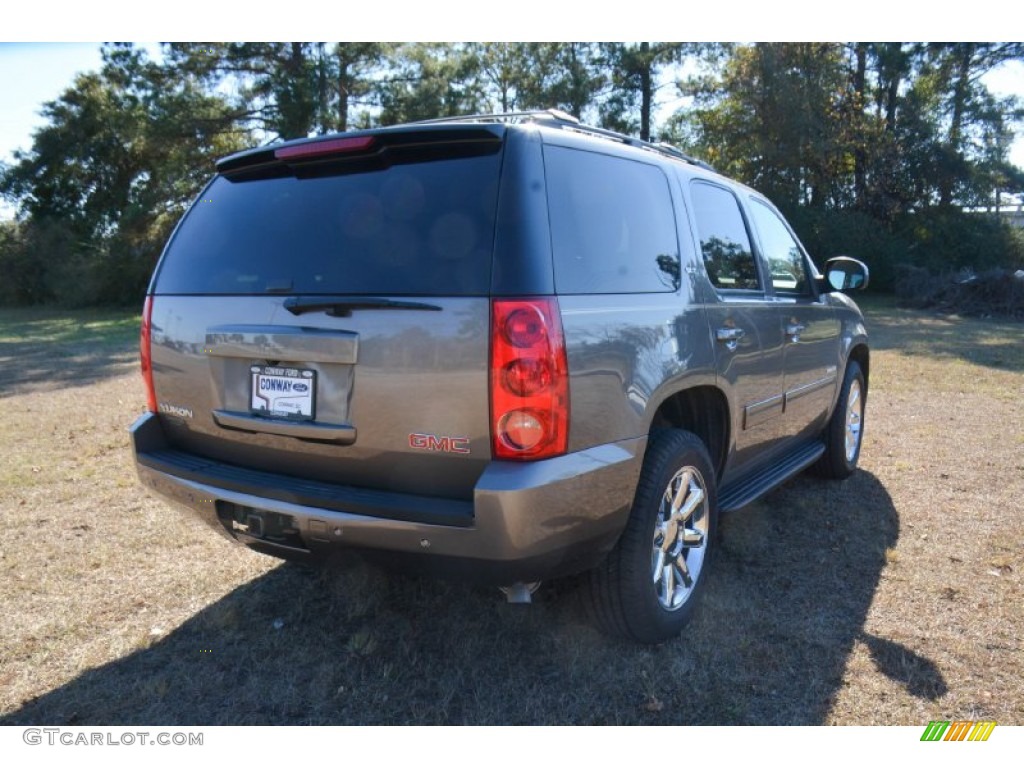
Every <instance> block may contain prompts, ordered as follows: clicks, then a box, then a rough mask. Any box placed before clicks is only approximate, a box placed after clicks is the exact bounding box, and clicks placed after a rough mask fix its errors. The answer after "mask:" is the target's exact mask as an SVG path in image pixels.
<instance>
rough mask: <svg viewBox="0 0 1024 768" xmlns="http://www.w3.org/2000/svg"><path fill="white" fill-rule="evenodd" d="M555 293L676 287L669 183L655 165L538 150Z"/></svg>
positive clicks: (554, 149) (562, 150) (676, 255)
mask: <svg viewBox="0 0 1024 768" xmlns="http://www.w3.org/2000/svg"><path fill="white" fill-rule="evenodd" d="M544 165H545V169H546V173H547V182H548V211H549V215H550V217H551V245H552V249H553V251H554V257H555V287H556V289H557V291H558V292H559V293H567V294H571V293H653V292H670V291H675V290H676V289H677V288H678V287H679V276H680V273H679V245H678V241H677V238H676V220H675V215H674V213H673V209H672V197H671V193H670V191H669V186H668V178H667V177H666V176H665V174H664V173H662V172H661V170H660V169H659V168H658V167H657V166H654V165H648V164H647V163H641V162H636V161H633V160H627V159H623V158H619V157H611V156H609V155H602V154H598V153H596V152H585V151H581V150H575V149H567V148H565V147H553V146H547V147H545V148H544Z"/></svg>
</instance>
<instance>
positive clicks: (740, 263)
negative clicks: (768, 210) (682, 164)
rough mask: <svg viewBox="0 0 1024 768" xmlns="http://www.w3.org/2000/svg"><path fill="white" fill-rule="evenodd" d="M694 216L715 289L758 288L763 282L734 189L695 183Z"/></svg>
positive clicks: (702, 250) (692, 191) (693, 189)
mask: <svg viewBox="0 0 1024 768" xmlns="http://www.w3.org/2000/svg"><path fill="white" fill-rule="evenodd" d="M691 196H692V198H693V218H694V221H695V222H696V224H697V234H698V237H699V238H700V249H701V253H702V254H703V256H704V266H705V267H706V268H707V271H708V277H710V278H711V282H712V283H713V284H714V285H715V287H716V288H724V289H747V290H750V289H759V288H760V287H761V281H760V279H759V277H758V274H757V264H756V262H755V261H754V253H753V251H752V250H751V248H750V237H749V236H748V235H747V228H746V226H745V225H744V223H743V215H742V214H741V213H740V206H739V203H738V202H737V200H736V198H735V197H733V195H732V193H731V192H728V191H726V190H725V189H722V188H721V187H715V186H712V185H710V184H701V183H700V182H695V183H694V184H693V186H692V188H691Z"/></svg>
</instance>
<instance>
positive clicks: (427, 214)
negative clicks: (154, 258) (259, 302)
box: [156, 154, 501, 295]
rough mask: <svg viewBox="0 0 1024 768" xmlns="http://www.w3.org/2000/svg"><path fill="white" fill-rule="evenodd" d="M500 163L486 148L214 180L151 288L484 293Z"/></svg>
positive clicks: (172, 290)
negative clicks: (379, 165) (320, 172)
mask: <svg viewBox="0 0 1024 768" xmlns="http://www.w3.org/2000/svg"><path fill="white" fill-rule="evenodd" d="M500 162H501V157H500V155H499V154H492V155H487V156H482V157H464V158H457V159H445V160H436V161H432V162H420V163H412V164H403V165H395V166H392V167H390V168H387V169H384V170H375V171H371V172H366V173H355V174H348V175H335V176H322V177H317V178H302V179H297V178H294V177H292V176H286V177H281V178H263V179H258V180H253V181H230V180H229V179H228V178H225V177H219V178H218V179H217V180H216V181H215V182H214V183H213V185H212V186H211V187H210V188H209V189H208V190H207V191H206V193H205V194H204V195H203V201H202V202H199V203H197V204H196V205H194V206H193V208H192V210H191V211H190V212H189V213H188V215H187V218H186V219H185V221H184V222H183V223H182V225H181V227H180V228H179V230H178V233H177V235H176V236H175V238H174V241H173V242H172V243H171V246H170V250H169V251H168V253H167V256H166V258H165V259H164V262H163V266H162V267H161V269H160V273H159V275H158V276H157V283H156V290H157V291H158V292H160V293H183V294H203V293H215V294H249V293H257V294H258V293H265V292H267V291H273V292H275V293H307V294H309V293H311V294H317V293H328V294H386V295H394V294H399V295H401V294H411V295H415V294H420V295H432V294H433V295H486V294H487V293H488V289H489V286H490V274H491V249H492V243H493V241H494V216H495V209H496V205H497V189H498V174H499V169H500ZM206 201H209V202H206Z"/></svg>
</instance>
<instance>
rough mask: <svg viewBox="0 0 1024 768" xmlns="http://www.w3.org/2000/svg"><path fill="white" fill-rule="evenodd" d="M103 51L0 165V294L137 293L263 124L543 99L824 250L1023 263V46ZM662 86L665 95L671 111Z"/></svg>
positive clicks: (378, 120)
mask: <svg viewBox="0 0 1024 768" xmlns="http://www.w3.org/2000/svg"><path fill="white" fill-rule="evenodd" d="M161 53H162V56H161V57H160V60H159V61H154V60H153V59H152V58H150V57H149V55H148V54H147V52H146V51H145V50H144V49H141V48H137V47H135V46H132V45H130V44H107V45H104V46H103V48H102V66H101V68H100V69H99V71H96V72H90V73H86V74H82V75H79V76H78V77H77V78H76V79H75V81H74V82H73V83H72V84H71V85H70V86H69V87H68V88H67V89H66V90H65V91H64V92H63V93H62V94H61V95H60V96H59V97H58V98H57V99H55V100H54V101H51V102H47V103H46V104H45V105H43V107H42V114H43V116H44V118H45V120H46V124H45V125H44V126H43V127H42V128H41V129H39V130H38V131H36V133H35V134H34V135H33V140H32V146H31V148H29V149H27V150H23V151H19V152H17V153H15V156H14V162H13V163H11V164H8V165H6V166H2V167H0V194H2V195H3V196H4V197H5V198H6V199H8V200H9V201H11V202H12V203H13V204H14V205H15V206H16V207H17V211H18V216H17V220H16V221H14V222H5V223H0V275H2V276H3V277H2V279H0V303H6V304H30V303H41V302H51V301H57V302H61V303H65V304H79V305H81V304H94V303H135V302H137V301H138V300H139V297H140V296H141V294H142V292H143V290H144V287H145V284H146V280H147V278H148V275H149V273H150V272H151V270H152V267H153V265H154V263H155V259H156V258H157V256H158V255H159V253H160V250H161V249H162V247H163V244H164V242H165V241H166V239H167V237H168V236H169V234H170V232H171V230H172V228H173V226H174V224H175V222H176V221H177V220H178V218H179V217H180V216H181V214H182V213H183V212H184V210H185V209H186V208H187V206H188V205H189V204H190V202H191V201H192V200H193V199H194V198H195V196H196V195H197V194H198V192H199V190H200V189H201V187H202V185H203V184H204V182H205V181H206V179H207V178H208V177H209V175H210V174H211V172H212V169H213V162H214V160H215V159H216V158H218V157H221V156H223V155H225V154H228V153H230V152H232V151H235V150H237V149H242V148H245V147H248V146H253V145H254V144H258V143H265V142H267V141H270V140H274V139H277V138H281V139H290V138H296V137H302V136H311V135H318V134H325V133H331V132H336V131H345V130H354V129H361V128H369V127H373V126H377V125H390V124H394V123H400V122H409V121H415V120H423V119H429V118H434V117H445V116H456V115H461V114H473V113H485V112H494V111H498V112H508V111H522V110H531V109H545V108H557V109H561V110H563V111H566V112H568V113H570V114H573V115H576V116H579V117H581V118H582V119H583V120H584V121H586V122H589V123H592V124H596V125H599V126H602V127H606V128H611V129H614V130H618V131H621V132H625V133H629V134H632V135H637V136H639V137H641V138H644V139H648V140H652V141H668V142H670V143H673V144H676V145H677V146H680V147H681V148H682V149H684V150H685V151H687V152H689V153H691V154H694V155H697V156H698V157H701V158H702V159H705V160H707V161H708V162H710V163H711V164H712V165H714V166H715V167H716V168H718V169H719V170H720V171H722V172H724V173H726V174H728V175H730V176H733V177H735V178H738V179H740V180H742V181H744V182H746V183H748V184H750V185H751V186H753V187H755V188H757V189H759V190H761V191H762V192H764V193H765V194H767V195H768V196H769V197H770V198H771V199H773V200H774V201H775V202H776V204H777V205H779V207H780V208H781V209H782V210H783V212H784V213H785V214H786V215H787V216H788V217H789V218H790V220H791V221H792V222H793V224H794V226H795V227H796V229H797V231H798V234H799V235H800V236H801V237H802V239H803V240H804V242H805V243H806V244H807V245H808V246H809V248H810V249H811V251H812V253H815V254H816V255H817V256H818V257H819V258H822V257H827V256H830V255H834V254H835V253H839V252H848V253H850V254H851V255H855V256H858V257H860V258H863V259H864V260H866V261H867V262H868V263H869V265H870V266H871V267H872V269H873V275H874V277H875V278H876V280H878V281H879V282H880V283H881V284H882V285H883V287H884V286H891V285H892V282H893V280H894V279H895V278H894V276H895V270H896V268H897V266H898V265H900V264H904V263H906V264H912V265H916V266H923V267H927V268H929V269H931V270H933V271H942V270H952V269H958V268H961V267H971V268H975V269H984V268H987V267H992V266H1003V267H1018V266H1024V243H1022V242H1021V239H1020V237H1019V236H1017V235H1015V233H1014V232H1013V231H1011V230H1010V229H1009V227H1007V226H1006V225H1005V224H1004V223H1002V222H1001V221H1000V220H999V219H998V217H995V216H985V215H981V214H979V213H977V212H975V211H974V210H973V209H978V208H984V207H992V206H998V204H999V201H1000V200H1006V199H1007V196H1008V195H1011V194H1013V193H1019V192H1022V191H1024V171H1022V170H1021V169H1020V168H1017V167H1015V166H1013V165H1012V164H1010V163H1009V162H1008V160H1007V156H1008V150H1009V146H1010V144H1011V142H1012V137H1013V130H1014V128H1015V126H1016V125H1018V124H1019V122H1020V120H1021V119H1022V117H1024V110H1022V105H1021V104H1019V103H1018V102H1017V101H1016V100H1014V99H1008V98H997V97H996V96H995V95H993V94H992V93H991V92H990V91H989V90H988V89H987V88H986V86H985V84H984V81H983V80H982V77H983V75H984V74H985V73H987V72H989V71H991V70H992V69H993V68H995V67H997V66H999V65H1001V64H1004V63H1006V62H1009V61H1012V60H1022V59H1024V44H1021V43H759V44H751V45H737V44H706V43H702V44H695V43H691V44H688V43H664V42H662V43H658V42H641V43H629V44H625V43H578V42H577V43H407V44H401V43H165V44H162V50H161ZM670 102H677V103H678V104H679V105H680V106H679V107H678V108H677V109H676V110H674V111H672V110H667V109H666V108H665V107H664V105H665V104H666V103H670Z"/></svg>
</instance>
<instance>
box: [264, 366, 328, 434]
mask: <svg viewBox="0 0 1024 768" xmlns="http://www.w3.org/2000/svg"><path fill="white" fill-rule="evenodd" d="M249 371H250V373H251V374H252V389H251V393H252V394H251V397H250V401H249V402H250V408H251V410H252V412H253V413H257V414H260V415H261V416H277V417H281V418H286V419H297V420H300V421H311V420H312V419H313V416H314V413H315V409H314V406H315V404H316V371H310V370H307V369H303V368H282V367H279V366H275V365H253V366H251V367H250V368H249Z"/></svg>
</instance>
